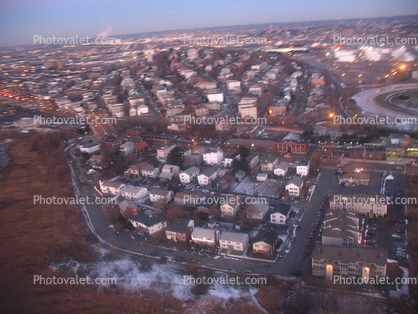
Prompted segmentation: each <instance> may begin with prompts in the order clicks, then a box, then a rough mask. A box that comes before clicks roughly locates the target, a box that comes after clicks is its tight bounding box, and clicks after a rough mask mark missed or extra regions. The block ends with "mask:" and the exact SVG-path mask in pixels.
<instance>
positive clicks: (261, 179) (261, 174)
mask: <svg viewBox="0 0 418 314" xmlns="http://www.w3.org/2000/svg"><path fill="white" fill-rule="evenodd" d="M267 178H268V174H267V173H265V172H259V173H258V174H257V178H256V179H257V181H259V182H264V181H267Z"/></svg>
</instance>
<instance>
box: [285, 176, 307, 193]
mask: <svg viewBox="0 0 418 314" xmlns="http://www.w3.org/2000/svg"><path fill="white" fill-rule="evenodd" d="M302 187H303V180H302V179H301V178H299V177H295V178H293V179H291V180H289V182H287V184H286V186H285V190H286V192H287V193H288V194H289V195H290V196H300V191H301V189H302Z"/></svg>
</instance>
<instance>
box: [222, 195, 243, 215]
mask: <svg viewBox="0 0 418 314" xmlns="http://www.w3.org/2000/svg"><path fill="white" fill-rule="evenodd" d="M240 204H241V199H240V197H239V196H238V195H227V196H226V198H225V202H223V204H222V205H221V215H222V217H225V216H229V217H232V216H234V215H235V214H236V213H237V212H238V209H239V206H240Z"/></svg>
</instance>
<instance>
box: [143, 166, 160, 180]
mask: <svg viewBox="0 0 418 314" xmlns="http://www.w3.org/2000/svg"><path fill="white" fill-rule="evenodd" d="M159 173H160V169H159V168H157V167H154V166H151V165H147V166H145V167H144V168H142V169H141V175H142V176H143V177H146V178H157V177H158V174H159Z"/></svg>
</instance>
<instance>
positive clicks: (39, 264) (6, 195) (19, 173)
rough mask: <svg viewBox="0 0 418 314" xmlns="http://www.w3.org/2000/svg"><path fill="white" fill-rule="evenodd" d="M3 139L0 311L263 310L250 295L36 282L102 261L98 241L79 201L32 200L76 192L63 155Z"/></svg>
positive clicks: (16, 139) (18, 138)
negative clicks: (57, 266) (74, 264)
mask: <svg viewBox="0 0 418 314" xmlns="http://www.w3.org/2000/svg"><path fill="white" fill-rule="evenodd" d="M5 138H12V139H13V140H14V142H13V143H11V145H10V148H9V151H8V154H9V157H10V162H9V164H8V165H7V166H6V169H5V170H6V171H5V173H6V177H5V178H4V180H3V181H0V252H1V253H0V265H1V266H0V283H1V284H0V304H1V306H0V308H1V309H0V312H1V313H184V312H190V313H196V312H200V313H205V312H210V313H224V312H225V307H227V308H228V312H229V313H242V312H243V310H244V309H245V310H246V312H247V313H259V310H258V309H256V307H255V306H254V304H253V303H252V301H251V300H249V299H247V298H242V299H239V300H231V301H230V300H225V301H224V300H222V299H218V298H214V297H209V296H203V297H201V298H203V299H204V300H203V299H199V298H196V300H189V301H187V303H188V304H187V306H185V305H184V301H183V300H178V299H176V298H174V297H172V296H170V295H161V294H160V293H158V292H156V291H154V290H152V289H147V290H144V289H141V291H124V290H123V289H121V288H120V287H113V288H105V289H103V288H101V289H99V287H97V286H95V285H90V286H83V285H73V286H70V285H49V286H45V285H35V284H33V276H34V275H42V276H43V277H52V276H54V275H56V276H74V273H73V271H72V270H68V271H67V273H60V274H56V273H54V271H53V270H52V269H51V268H49V266H50V265H51V264H52V263H54V262H57V263H58V262H60V261H62V260H63V259H64V258H66V257H71V258H73V259H74V260H76V261H80V262H89V261H94V260H96V259H97V258H98V253H97V252H96V251H95V250H94V249H93V248H92V244H95V243H97V240H96V239H95V238H94V237H93V236H92V235H91V233H90V232H89V230H88V228H87V225H86V223H85V221H84V218H83V216H82V214H81V213H80V211H79V209H78V208H77V206H65V205H59V206H53V205H42V206H39V205H34V202H33V196H34V195H42V196H43V197H48V196H54V195H55V196H72V188H71V184H70V179H69V178H70V177H69V173H68V168H67V167H66V164H65V160H63V159H62V158H60V156H61V157H62V155H60V154H59V152H57V151H55V150H50V151H49V152H48V154H47V155H45V154H42V153H38V152H37V151H31V142H30V140H31V137H30V136H28V135H25V136H23V135H11V134H9V135H8V136H7V137H5V136H2V135H0V140H4V139H5ZM41 146H42V145H41ZM57 150H62V147H60V148H57ZM60 162H61V166H63V165H65V169H66V170H65V171H64V172H63V171H62V169H60V171H59V173H58V175H57V168H59V166H60ZM3 172H4V171H3ZM111 251H113V250H111ZM113 253H114V254H116V256H117V255H118V253H117V252H113ZM201 301H202V302H201ZM202 307H203V308H202Z"/></svg>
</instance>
